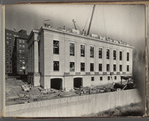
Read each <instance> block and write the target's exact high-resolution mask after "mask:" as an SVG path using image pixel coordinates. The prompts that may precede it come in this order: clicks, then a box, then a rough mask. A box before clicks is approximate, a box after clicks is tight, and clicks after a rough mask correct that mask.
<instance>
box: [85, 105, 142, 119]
mask: <svg viewBox="0 0 149 121" xmlns="http://www.w3.org/2000/svg"><path fill="white" fill-rule="evenodd" d="M143 114H144V111H143V106H142V104H141V103H137V104H130V105H127V106H124V107H117V108H114V109H109V110H107V111H104V112H98V113H92V114H89V115H85V116H84V117H126V116H143Z"/></svg>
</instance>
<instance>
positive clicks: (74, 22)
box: [72, 19, 77, 30]
mask: <svg viewBox="0 0 149 121" xmlns="http://www.w3.org/2000/svg"><path fill="white" fill-rule="evenodd" d="M72 22H73V24H74V27H75V29H76V30H77V27H76V21H75V20H74V19H73V20H72Z"/></svg>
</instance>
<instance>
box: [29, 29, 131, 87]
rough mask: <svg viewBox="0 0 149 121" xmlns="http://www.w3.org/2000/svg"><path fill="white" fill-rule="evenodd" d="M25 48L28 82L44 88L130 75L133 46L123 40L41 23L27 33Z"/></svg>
mask: <svg viewBox="0 0 149 121" xmlns="http://www.w3.org/2000/svg"><path fill="white" fill-rule="evenodd" d="M28 49H29V50H28V51H29V53H28V82H29V83H32V84H33V85H34V86H41V87H43V88H45V89H46V88H55V89H65V90H70V89H73V88H74V87H80V86H91V85H102V84H107V83H112V82H120V81H121V76H124V75H125V76H132V66H133V64H132V62H133V61H132V60H133V58H132V54H133V47H132V46H129V45H128V44H126V43H124V42H122V41H117V40H113V39H110V38H105V37H101V36H98V35H94V34H90V36H86V35H84V34H83V33H81V32H80V31H78V30H69V31H67V30H56V29H53V28H50V27H41V29H40V30H33V31H32V32H31V34H30V35H29V40H28Z"/></svg>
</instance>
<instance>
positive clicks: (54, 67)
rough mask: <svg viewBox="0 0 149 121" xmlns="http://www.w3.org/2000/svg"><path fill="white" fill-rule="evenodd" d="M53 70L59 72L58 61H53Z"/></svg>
mask: <svg viewBox="0 0 149 121" xmlns="http://www.w3.org/2000/svg"><path fill="white" fill-rule="evenodd" d="M53 70H54V71H59V61H54V62H53Z"/></svg>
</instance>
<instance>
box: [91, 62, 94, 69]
mask: <svg viewBox="0 0 149 121" xmlns="http://www.w3.org/2000/svg"><path fill="white" fill-rule="evenodd" d="M90 71H94V63H90Z"/></svg>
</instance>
